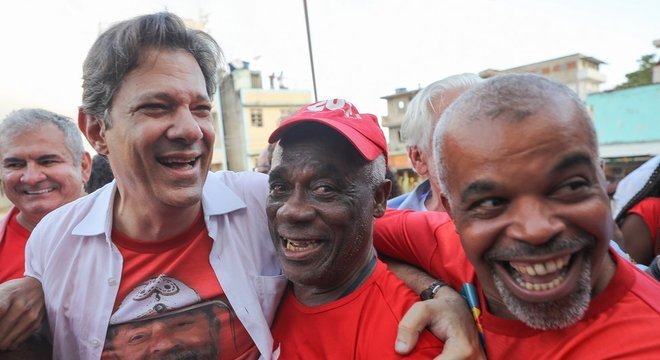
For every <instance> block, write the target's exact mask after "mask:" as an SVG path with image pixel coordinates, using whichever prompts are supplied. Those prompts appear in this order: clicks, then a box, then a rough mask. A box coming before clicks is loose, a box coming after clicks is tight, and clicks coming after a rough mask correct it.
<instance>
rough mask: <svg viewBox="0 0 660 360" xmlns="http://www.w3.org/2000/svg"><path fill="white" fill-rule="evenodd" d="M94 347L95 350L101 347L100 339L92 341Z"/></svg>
mask: <svg viewBox="0 0 660 360" xmlns="http://www.w3.org/2000/svg"><path fill="white" fill-rule="evenodd" d="M92 346H93V347H95V348H97V347H99V346H101V342H100V341H99V339H92Z"/></svg>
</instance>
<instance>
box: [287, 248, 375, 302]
mask: <svg viewBox="0 0 660 360" xmlns="http://www.w3.org/2000/svg"><path fill="white" fill-rule="evenodd" d="M375 259H376V252H375V250H373V248H372V249H371V251H369V252H367V253H366V256H364V257H363V259H362V260H361V261H360V262H359V263H358V264H356V266H355V267H354V268H353V271H351V272H350V275H349V276H347V277H346V278H345V279H344V280H342V281H340V282H337V283H334V284H332V285H334V286H330V287H317V286H307V285H303V284H293V292H294V294H295V295H296V298H297V299H298V301H300V302H301V303H303V304H305V305H307V306H319V305H323V304H326V303H329V302H331V301H335V300H339V299H341V298H343V297H345V296H348V295H350V294H351V293H353V291H355V290H356V289H357V288H359V287H360V285H362V284H363V283H364V282H365V281H366V280H367V278H369V275H371V273H372V272H373V270H374V269H375V267H376V261H375Z"/></svg>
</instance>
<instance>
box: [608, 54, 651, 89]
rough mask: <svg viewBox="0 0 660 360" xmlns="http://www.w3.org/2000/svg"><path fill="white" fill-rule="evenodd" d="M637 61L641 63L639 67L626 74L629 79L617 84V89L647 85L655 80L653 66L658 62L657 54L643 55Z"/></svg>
mask: <svg viewBox="0 0 660 360" xmlns="http://www.w3.org/2000/svg"><path fill="white" fill-rule="evenodd" d="M637 62H638V63H639V69H638V70H637V71H634V72H631V73H629V74H626V79H628V80H627V81H626V82H624V83H623V84H621V85H619V86H617V87H616V88H617V89H626V88H631V87H636V86H641V85H647V84H650V83H652V82H653V66H655V64H656V60H655V54H648V55H643V56H642V57H641V58H639V60H637Z"/></svg>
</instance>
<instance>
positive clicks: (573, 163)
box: [461, 153, 593, 202]
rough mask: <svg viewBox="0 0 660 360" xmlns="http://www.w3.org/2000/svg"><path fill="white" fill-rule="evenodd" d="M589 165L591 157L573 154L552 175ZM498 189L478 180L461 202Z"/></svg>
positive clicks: (564, 158) (553, 169) (491, 182)
mask: <svg viewBox="0 0 660 360" xmlns="http://www.w3.org/2000/svg"><path fill="white" fill-rule="evenodd" d="M583 165H588V166H590V167H591V166H592V165H593V163H592V161H591V157H590V156H589V155H587V154H584V153H573V154H568V155H566V156H564V157H563V158H562V159H561V160H560V161H559V162H558V163H557V164H556V165H555V166H553V167H552V169H551V170H550V173H551V174H557V173H561V172H563V171H566V170H568V169H571V168H574V167H578V166H583ZM495 188H496V184H495V182H493V181H490V180H477V181H475V182H473V183H470V185H468V186H467V187H466V188H465V190H463V192H461V201H463V202H465V201H467V199H468V198H469V197H470V196H473V195H474V194H479V193H482V192H488V191H492V190H494V189H495Z"/></svg>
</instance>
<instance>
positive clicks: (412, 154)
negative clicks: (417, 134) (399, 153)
mask: <svg viewBox="0 0 660 360" xmlns="http://www.w3.org/2000/svg"><path fill="white" fill-rule="evenodd" d="M408 158H409V159H410V162H411V163H412V167H413V169H415V171H416V172H417V173H418V174H419V175H422V176H427V174H428V172H429V170H428V167H427V166H426V159H425V158H424V155H423V154H422V152H421V151H419V148H418V147H417V146H411V147H409V148H408Z"/></svg>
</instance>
